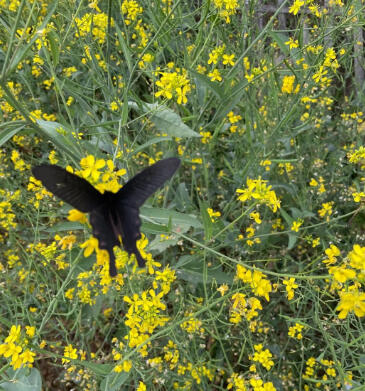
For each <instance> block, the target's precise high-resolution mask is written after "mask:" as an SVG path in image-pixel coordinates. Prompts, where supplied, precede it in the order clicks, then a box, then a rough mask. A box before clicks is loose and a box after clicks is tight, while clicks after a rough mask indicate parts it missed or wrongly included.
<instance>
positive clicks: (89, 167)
mask: <svg viewBox="0 0 365 391" xmlns="http://www.w3.org/2000/svg"><path fill="white" fill-rule="evenodd" d="M80 165H81V168H82V171H81V174H82V176H83V177H84V178H89V177H91V179H92V180H93V181H94V182H96V181H97V180H98V179H99V176H100V174H101V173H100V172H99V171H98V170H100V169H101V168H103V167H104V166H105V160H104V159H98V160H95V157H94V156H93V155H88V156H86V157H85V158H83V159H81V161H80Z"/></svg>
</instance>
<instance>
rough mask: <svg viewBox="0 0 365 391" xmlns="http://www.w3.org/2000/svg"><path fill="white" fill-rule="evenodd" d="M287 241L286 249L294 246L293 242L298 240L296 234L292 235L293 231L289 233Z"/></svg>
mask: <svg viewBox="0 0 365 391" xmlns="http://www.w3.org/2000/svg"><path fill="white" fill-rule="evenodd" d="M288 236H289V241H288V250H291V249H293V248H294V246H295V243H296V242H297V241H298V236H297V235H294V233H289V234H288Z"/></svg>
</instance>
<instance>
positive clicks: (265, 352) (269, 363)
mask: <svg viewBox="0 0 365 391" xmlns="http://www.w3.org/2000/svg"><path fill="white" fill-rule="evenodd" d="M254 349H255V353H254V355H253V357H252V361H256V362H259V363H260V364H261V365H262V366H263V367H264V368H265V369H266V370H268V371H269V370H270V369H271V368H272V367H273V365H274V361H273V360H272V359H271V358H272V354H271V352H270V350H269V349H264V348H263V346H262V344H258V345H255V346H254Z"/></svg>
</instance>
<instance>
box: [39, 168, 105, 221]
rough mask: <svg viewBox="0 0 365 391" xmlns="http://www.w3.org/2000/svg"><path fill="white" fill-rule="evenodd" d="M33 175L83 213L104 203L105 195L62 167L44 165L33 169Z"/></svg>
mask: <svg viewBox="0 0 365 391" xmlns="http://www.w3.org/2000/svg"><path fill="white" fill-rule="evenodd" d="M32 173H33V175H34V177H35V178H36V179H38V180H40V181H41V182H42V183H43V185H44V186H45V187H46V189H47V190H49V191H50V192H52V193H53V194H54V195H56V196H57V197H59V198H61V200H62V201H65V202H67V203H68V204H70V205H71V206H73V207H74V208H76V209H78V210H79V211H81V212H84V213H88V212H90V211H92V210H93V209H95V208H97V207H98V206H100V205H101V204H102V203H103V202H104V197H103V195H102V194H101V193H100V192H99V191H98V190H96V189H95V188H94V187H93V186H92V185H91V184H90V183H89V182H88V181H87V180H85V179H83V178H80V177H78V176H76V175H74V174H71V173H70V172H68V171H66V170H65V169H63V168H62V167H59V166H56V165H50V164H42V165H40V166H36V167H33V169H32Z"/></svg>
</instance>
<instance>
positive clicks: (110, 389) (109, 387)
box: [100, 372, 129, 391]
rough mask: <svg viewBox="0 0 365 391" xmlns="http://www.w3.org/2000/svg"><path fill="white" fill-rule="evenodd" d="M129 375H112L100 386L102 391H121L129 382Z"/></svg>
mask: <svg viewBox="0 0 365 391" xmlns="http://www.w3.org/2000/svg"><path fill="white" fill-rule="evenodd" d="M128 378H129V373H127V372H121V373H115V372H113V373H110V374H109V375H108V376H107V377H106V378H105V379H104V380H103V381H102V382H101V384H100V390H101V391H119V390H121V387H122V386H123V384H124V383H125V382H126V381H127V380H128Z"/></svg>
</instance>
